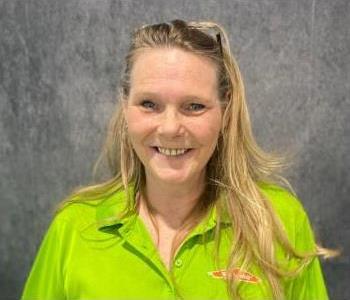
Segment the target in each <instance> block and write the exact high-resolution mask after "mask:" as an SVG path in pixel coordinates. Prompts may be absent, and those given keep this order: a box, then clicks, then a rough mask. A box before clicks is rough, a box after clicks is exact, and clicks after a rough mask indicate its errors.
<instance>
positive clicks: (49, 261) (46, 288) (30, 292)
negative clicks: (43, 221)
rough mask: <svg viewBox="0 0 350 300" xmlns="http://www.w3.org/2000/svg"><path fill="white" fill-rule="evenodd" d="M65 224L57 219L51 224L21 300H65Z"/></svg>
mask: <svg viewBox="0 0 350 300" xmlns="http://www.w3.org/2000/svg"><path fill="white" fill-rule="evenodd" d="M64 227H65V222H62V220H59V219H58V218H57V217H56V218H55V219H54V220H53V222H52V223H51V225H50V227H49V229H48V230H47V232H46V234H45V237H44V239H43V241H42V243H41V245H40V248H39V251H38V253H37V256H36V258H35V260H34V263H33V266H32V269H31V271H30V273H29V277H28V279H27V281H26V284H25V287H24V290H23V293H22V297H21V300H39V299H40V300H61V299H65V293H64V281H63V272H62V271H63V258H64V250H63V249H64V243H65V238H64Z"/></svg>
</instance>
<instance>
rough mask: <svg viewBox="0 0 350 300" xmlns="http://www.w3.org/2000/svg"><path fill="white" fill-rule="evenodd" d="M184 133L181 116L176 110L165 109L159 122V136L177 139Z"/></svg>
mask: <svg viewBox="0 0 350 300" xmlns="http://www.w3.org/2000/svg"><path fill="white" fill-rule="evenodd" d="M183 133H184V126H183V120H182V116H181V114H180V113H179V112H178V111H177V110H176V109H175V108H167V109H165V110H164V111H163V113H162V115H161V117H160V120H159V124H158V134H160V135H163V136H165V137H176V136H181V135H182V134H183Z"/></svg>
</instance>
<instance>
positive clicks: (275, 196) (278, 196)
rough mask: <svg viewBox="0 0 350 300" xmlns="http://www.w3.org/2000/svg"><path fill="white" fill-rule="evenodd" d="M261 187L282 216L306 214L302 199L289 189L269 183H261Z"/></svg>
mask: <svg viewBox="0 0 350 300" xmlns="http://www.w3.org/2000/svg"><path fill="white" fill-rule="evenodd" d="M259 188H260V191H261V192H262V193H263V195H264V196H265V197H266V199H267V200H268V201H269V202H270V203H271V205H272V207H273V208H274V209H275V211H276V212H277V213H278V214H279V215H280V216H281V217H282V218H288V217H292V216H299V217H300V215H305V214H306V212H305V209H304V207H303V205H302V203H301V202H300V200H299V199H298V198H297V196H296V195H294V194H292V193H291V192H289V191H288V190H286V189H284V188H282V187H280V186H278V185H275V184H268V183H260V184H259Z"/></svg>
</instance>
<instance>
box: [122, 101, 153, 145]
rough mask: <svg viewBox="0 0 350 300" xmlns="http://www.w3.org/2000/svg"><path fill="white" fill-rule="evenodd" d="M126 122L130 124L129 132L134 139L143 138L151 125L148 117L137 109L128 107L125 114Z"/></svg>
mask: <svg viewBox="0 0 350 300" xmlns="http://www.w3.org/2000/svg"><path fill="white" fill-rule="evenodd" d="M125 118H126V122H127V124H128V133H129V135H130V137H131V139H132V140H134V139H138V138H141V137H142V136H143V135H145V134H147V131H148V130H149V127H150V122H149V120H148V118H145V117H144V115H143V114H142V113H141V112H139V111H138V110H136V109H132V108H130V109H128V110H127V112H126V114H125Z"/></svg>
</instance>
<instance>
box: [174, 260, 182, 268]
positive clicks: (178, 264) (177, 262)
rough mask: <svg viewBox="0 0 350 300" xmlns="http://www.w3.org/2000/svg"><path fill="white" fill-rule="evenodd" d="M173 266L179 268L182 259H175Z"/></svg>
mask: <svg viewBox="0 0 350 300" xmlns="http://www.w3.org/2000/svg"><path fill="white" fill-rule="evenodd" d="M175 266H177V267H178V268H180V267H181V266H182V259H180V258H179V259H177V260H175Z"/></svg>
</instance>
